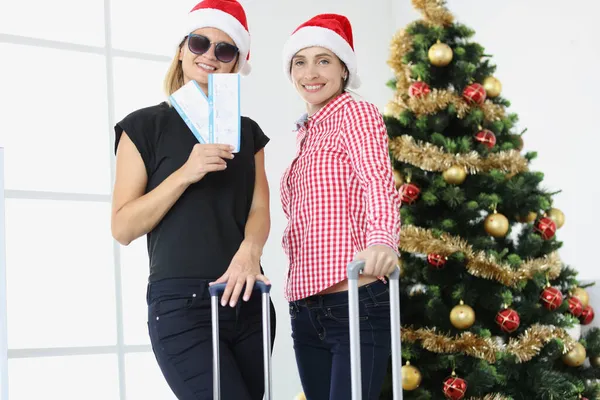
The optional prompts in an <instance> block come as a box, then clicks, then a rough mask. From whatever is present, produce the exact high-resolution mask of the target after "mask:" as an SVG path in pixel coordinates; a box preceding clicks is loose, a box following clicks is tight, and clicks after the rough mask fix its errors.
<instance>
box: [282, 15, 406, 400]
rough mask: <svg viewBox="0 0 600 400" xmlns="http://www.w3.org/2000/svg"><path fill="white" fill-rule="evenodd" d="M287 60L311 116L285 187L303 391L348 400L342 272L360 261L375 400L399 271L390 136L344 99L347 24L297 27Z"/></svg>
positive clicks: (289, 282) (364, 345)
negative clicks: (391, 281) (391, 285)
mask: <svg viewBox="0 0 600 400" xmlns="http://www.w3.org/2000/svg"><path fill="white" fill-rule="evenodd" d="M283 57H284V68H285V72H286V74H287V75H288V77H289V78H290V80H291V82H292V83H293V85H294V87H295V88H296V90H297V91H298V93H299V94H300V96H301V97H302V99H303V100H304V101H305V102H306V106H307V111H308V112H307V114H306V115H305V116H304V117H303V118H302V119H301V120H300V121H299V122H298V123H297V153H296V157H295V158H294V160H293V161H292V163H291V165H290V166H289V167H288V169H287V170H286V171H285V173H284V175H283V177H282V180H281V200H282V206H283V210H284V213H285V215H286V217H287V218H288V226H287V228H286V230H285V233H284V236H283V241H282V242H283V247H284V250H285V252H286V254H287V256H288V260H289V268H288V271H287V276H286V288H285V295H286V299H287V300H288V301H289V304H290V316H291V320H292V337H293V340H294V349H295V352H296V361H297V365H298V369H299V373H300V378H301V381H302V386H303V388H304V392H305V394H306V396H307V398H308V399H309V400H321V399H324V400H325V399H327V400H328V399H349V398H350V348H349V329H348V292H347V289H348V286H347V279H346V266H347V264H348V263H349V262H351V261H353V260H358V259H362V260H365V262H366V265H365V269H364V273H363V275H362V276H361V278H360V280H359V286H360V288H359V300H360V301H359V310H360V324H361V326H360V329H361V355H362V357H361V360H362V374H363V376H362V388H363V394H362V398H363V399H364V400H367V399H378V398H379V393H380V391H381V386H382V383H383V379H384V376H385V374H386V371H387V365H388V358H389V356H390V347H391V340H390V321H389V313H390V309H389V293H388V286H387V282H386V280H385V275H389V274H390V273H391V272H392V271H393V270H394V269H395V268H396V266H397V264H398V253H397V249H398V240H399V234H400V216H399V207H400V198H399V195H398V192H397V191H396V189H395V186H394V180H393V175H392V169H391V163H390V159H389V156H388V141H387V132H386V129H385V125H384V123H383V119H382V117H381V114H380V113H379V111H378V110H377V108H376V107H375V106H374V105H372V104H370V103H367V102H362V101H355V100H354V99H353V98H352V97H351V96H350V94H349V93H347V91H346V89H356V88H358V87H359V86H360V79H359V76H358V74H357V72H356V69H357V68H356V66H357V61H356V55H355V53H354V48H353V38H352V28H351V26H350V22H349V21H348V19H347V18H346V17H344V16H341V15H337V14H322V15H317V16H315V17H313V18H312V19H310V20H309V21H307V22H305V23H303V24H302V25H300V26H299V27H298V28H297V29H296V30H295V31H294V32H293V33H292V36H291V37H290V38H289V40H288V41H287V43H286V44H285V47H284V51H283Z"/></svg>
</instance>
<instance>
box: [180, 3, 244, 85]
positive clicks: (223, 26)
mask: <svg viewBox="0 0 600 400" xmlns="http://www.w3.org/2000/svg"><path fill="white" fill-rule="evenodd" d="M182 27H183V31H182V32H181V36H180V38H181V39H180V40H179V42H178V43H180V42H181V40H182V39H183V38H184V37H185V36H187V35H188V34H190V33H192V32H193V31H195V30H196V29H200V28H216V29H220V30H222V31H223V32H225V33H226V34H228V35H229V36H230V37H231V39H233V42H234V43H235V45H236V46H237V48H238V49H239V61H238V63H239V68H238V72H239V73H240V74H241V75H248V74H249V73H250V71H251V66H250V32H249V31H248V21H247V20H246V12H245V11H244V7H242V5H241V4H240V3H238V2H237V0H202V1H201V2H200V3H198V4H196V6H195V7H194V8H192V9H191V11H190V12H189V13H188V14H187V16H186V19H185V21H184V23H183V24H182Z"/></svg>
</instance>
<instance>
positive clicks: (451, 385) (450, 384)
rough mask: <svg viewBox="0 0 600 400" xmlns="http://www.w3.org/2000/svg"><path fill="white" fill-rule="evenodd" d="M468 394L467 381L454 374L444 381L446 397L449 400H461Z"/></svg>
mask: <svg viewBox="0 0 600 400" xmlns="http://www.w3.org/2000/svg"><path fill="white" fill-rule="evenodd" d="M466 392H467V381H465V380H464V379H462V378H458V377H457V376H455V375H454V374H452V376H451V377H450V378H448V379H446V380H445V381H444V396H446V398H447V399H449V400H461V399H462V398H463V397H465V393H466Z"/></svg>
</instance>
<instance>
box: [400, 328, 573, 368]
mask: <svg viewBox="0 0 600 400" xmlns="http://www.w3.org/2000/svg"><path fill="white" fill-rule="evenodd" d="M553 339H560V340H562V341H563V344H564V346H563V354H566V353H567V352H569V351H571V350H572V349H573V347H574V346H575V340H574V339H572V338H571V337H570V336H569V334H568V333H567V332H566V331H565V330H564V329H562V328H558V327H556V326H552V325H540V324H535V325H532V326H531V327H530V328H529V329H527V330H526V331H525V332H523V333H522V334H521V335H520V336H519V337H518V338H511V339H510V340H509V343H508V345H501V344H498V342H496V341H495V340H494V339H492V338H482V337H479V336H477V335H475V334H473V333H471V332H464V333H461V334H460V335H456V336H455V337H450V336H448V335H444V334H441V333H437V332H436V329H435V328H432V329H429V328H427V329H426V328H420V329H417V330H412V329H409V328H402V341H403V342H407V343H416V342H421V346H422V347H423V348H424V349H426V350H428V351H431V352H433V353H443V354H455V353H464V354H467V355H469V356H472V357H476V358H480V359H482V360H485V361H487V362H489V363H490V364H493V363H495V362H496V360H497V356H498V355H501V354H503V353H504V354H508V355H513V356H515V357H516V358H517V362H518V363H523V362H527V361H529V360H531V359H532V358H533V357H535V356H536V355H538V354H539V352H540V351H541V349H542V347H543V346H544V345H546V344H547V343H548V342H550V341H551V340H553Z"/></svg>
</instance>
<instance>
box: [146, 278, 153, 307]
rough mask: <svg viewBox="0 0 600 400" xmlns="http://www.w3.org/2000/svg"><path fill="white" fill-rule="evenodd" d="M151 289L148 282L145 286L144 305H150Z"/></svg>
mask: <svg viewBox="0 0 600 400" xmlns="http://www.w3.org/2000/svg"><path fill="white" fill-rule="evenodd" d="M151 288H152V284H151V283H150V282H148V284H147V285H146V304H148V305H149V304H150V289H151Z"/></svg>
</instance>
